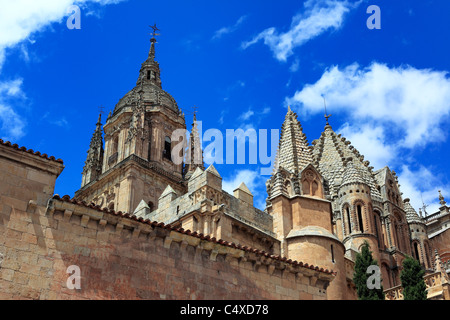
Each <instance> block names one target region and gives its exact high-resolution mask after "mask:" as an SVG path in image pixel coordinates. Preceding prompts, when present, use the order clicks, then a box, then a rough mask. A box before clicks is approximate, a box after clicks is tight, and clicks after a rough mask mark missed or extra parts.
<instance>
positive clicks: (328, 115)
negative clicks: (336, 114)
mask: <svg viewBox="0 0 450 320" xmlns="http://www.w3.org/2000/svg"><path fill="white" fill-rule="evenodd" d="M322 98H323V105H324V107H325V120H326V122H327V126H328V125H329V123H328V118H329V117H331V114H327V104H326V101H325V97H324V96H323V95H322Z"/></svg>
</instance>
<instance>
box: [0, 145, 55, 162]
mask: <svg viewBox="0 0 450 320" xmlns="http://www.w3.org/2000/svg"><path fill="white" fill-rule="evenodd" d="M0 145H3V146H6V147H10V148H13V149H16V150H19V151H23V152H27V153H30V154H33V155H35V156H38V157H41V158H44V159H47V160H51V161H55V162H58V163H61V164H62V163H63V161H62V160H61V159H56V158H55V157H54V156H50V157H49V156H48V155H47V154H46V153H42V154H41V153H40V152H39V151H34V150H33V149H27V148H26V147H24V146H22V147H19V145H18V144H17V143H14V144H12V143H11V142H10V141H6V142H5V141H3V140H2V139H0Z"/></svg>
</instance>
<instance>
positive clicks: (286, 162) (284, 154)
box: [274, 106, 313, 173]
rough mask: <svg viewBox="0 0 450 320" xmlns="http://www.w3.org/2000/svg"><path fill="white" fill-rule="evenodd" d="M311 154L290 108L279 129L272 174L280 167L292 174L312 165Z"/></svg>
mask: <svg viewBox="0 0 450 320" xmlns="http://www.w3.org/2000/svg"><path fill="white" fill-rule="evenodd" d="M312 160H313V158H312V153H311V150H310V148H309V145H308V141H307V139H306V135H305V134H304V133H303V131H302V126H301V124H300V122H299V121H298V119H297V114H296V113H294V112H293V111H292V110H291V108H290V106H288V112H287V113H286V117H285V120H284V122H283V125H282V127H281V135H280V143H279V146H278V152H277V157H276V163H275V166H274V172H276V171H277V170H278V169H279V168H280V167H283V168H284V169H286V170H288V171H290V172H292V173H294V172H296V171H300V170H301V169H303V168H305V167H306V166H307V165H308V164H310V163H312Z"/></svg>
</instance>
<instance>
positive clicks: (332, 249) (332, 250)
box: [331, 245, 334, 263]
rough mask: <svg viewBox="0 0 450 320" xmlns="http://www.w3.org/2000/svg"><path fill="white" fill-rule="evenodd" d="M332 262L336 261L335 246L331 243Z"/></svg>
mask: <svg viewBox="0 0 450 320" xmlns="http://www.w3.org/2000/svg"><path fill="white" fill-rule="evenodd" d="M331 262H333V263H334V248H333V245H331Z"/></svg>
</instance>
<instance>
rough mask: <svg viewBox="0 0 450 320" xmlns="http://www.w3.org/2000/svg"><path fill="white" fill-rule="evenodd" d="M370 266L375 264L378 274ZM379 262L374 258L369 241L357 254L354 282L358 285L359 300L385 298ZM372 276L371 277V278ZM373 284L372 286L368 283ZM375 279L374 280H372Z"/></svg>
mask: <svg viewBox="0 0 450 320" xmlns="http://www.w3.org/2000/svg"><path fill="white" fill-rule="evenodd" d="M370 266H375V267H374V269H377V270H378V275H377V274H375V273H374V272H372V273H371V272H369V273H368V270H370V269H369V267H370ZM379 270H380V269H379V267H378V262H377V261H376V260H374V259H373V257H372V252H371V251H370V245H369V243H368V242H367V241H365V242H364V244H363V245H362V247H361V253H358V254H357V255H356V261H355V270H354V271H355V272H354V274H353V283H354V284H355V286H356V292H357V294H358V299H359V300H384V293H383V286H382V285H381V272H380V271H379ZM369 278H370V279H369ZM368 279H369V284H372V286H370V285H368V281H367V280H368ZM372 280H374V282H372ZM376 283H378V285H375V286H373V284H376Z"/></svg>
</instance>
